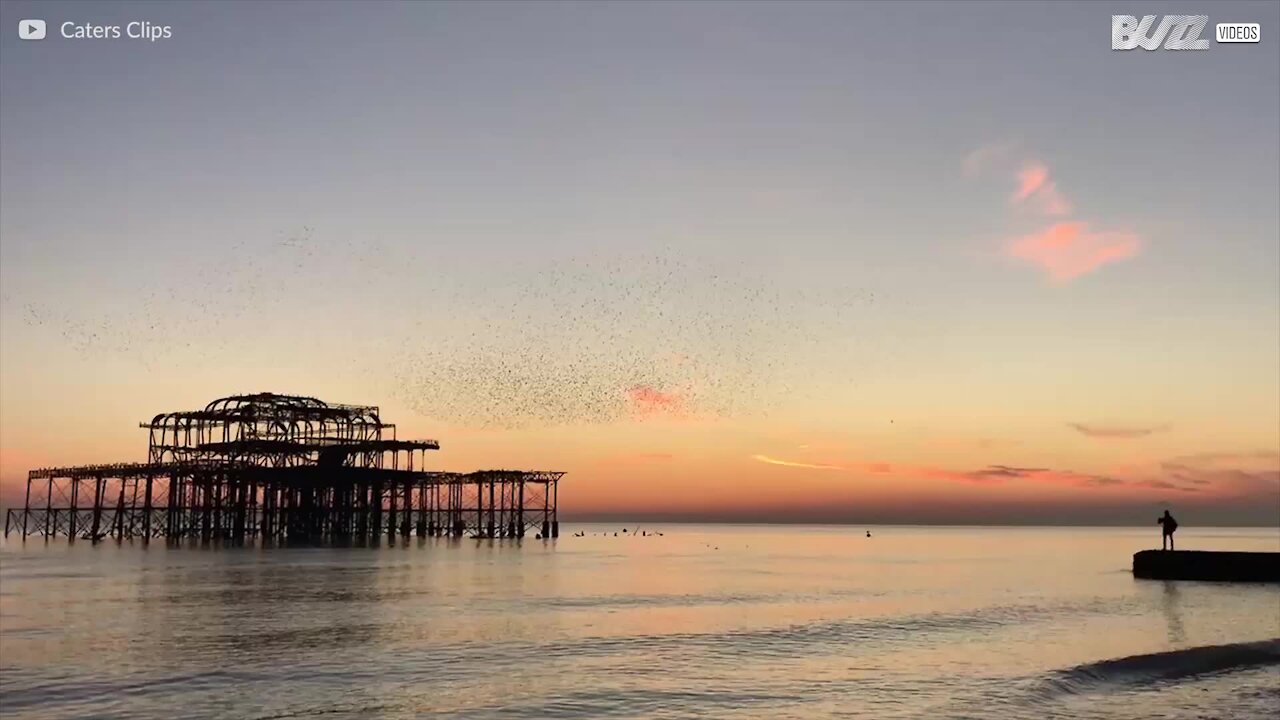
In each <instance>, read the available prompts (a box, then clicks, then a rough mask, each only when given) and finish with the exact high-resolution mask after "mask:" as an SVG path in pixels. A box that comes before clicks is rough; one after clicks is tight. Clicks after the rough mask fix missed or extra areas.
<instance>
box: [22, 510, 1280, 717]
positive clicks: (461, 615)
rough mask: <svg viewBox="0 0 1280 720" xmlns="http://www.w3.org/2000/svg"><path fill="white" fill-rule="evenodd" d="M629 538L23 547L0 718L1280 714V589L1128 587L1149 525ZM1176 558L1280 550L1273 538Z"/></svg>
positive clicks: (709, 532)
mask: <svg viewBox="0 0 1280 720" xmlns="http://www.w3.org/2000/svg"><path fill="white" fill-rule="evenodd" d="M623 527H626V529H627V530H628V532H627V533H623V532H622V529H623ZM639 529H640V530H641V531H642V532H643V533H648V534H647V535H641V536H635V535H634V533H633V532H631V531H633V530H635V528H634V527H631V526H625V525H622V524H619V525H610V526H603V525H565V526H563V527H562V529H561V531H562V537H561V538H560V539H559V540H558V541H554V542H547V543H544V542H542V541H537V540H525V541H523V543H516V542H511V541H477V540H463V541H453V540H444V539H426V540H419V539H417V538H413V539H410V540H409V541H407V542H403V543H398V544H393V545H390V546H387V545H384V546H382V547H376V548H318V549H281V548H273V549H262V548H200V547H184V548H167V547H165V546H164V545H163V544H154V545H152V546H151V547H146V548H144V547H140V546H136V545H124V546H120V545H116V544H114V543H103V544H99V545H97V546H94V545H91V544H89V543H87V542H79V543H77V544H75V545H74V546H70V547H69V546H68V545H67V544H66V543H65V542H57V543H53V544H50V545H45V544H44V543H43V542H42V541H30V540H29V541H28V542H27V543H26V544H25V545H23V544H21V543H19V542H15V541H14V540H13V539H12V538H10V539H9V540H8V541H7V543H5V544H4V545H3V546H2V547H0V715H3V717H4V718H5V719H6V720H18V719H19V718H90V717H93V718H114V717H121V718H126V717H129V718H132V717H137V718H166V719H167V718H214V717H219V718H307V717H319V716H323V717H327V718H348V717H350V718H364V717H369V718H421V717H450V718H454V717H458V718H566V717H579V718H598V717H634V718H690V717H736V718H826V717H867V718H915V717H929V718H949V717H957V718H1054V717H1059V718H1107V719H1119V718H1150V717H1161V718H1206V717H1212V718H1251V717H1256V718H1263V717H1267V718H1274V717H1277V716H1280V586H1275V585H1271V586H1264V585H1237V584H1208V583H1197V582H1157V581H1142V580H1134V579H1133V577H1132V576H1131V575H1130V573H1129V563H1130V557H1131V555H1132V553H1133V552H1134V551H1136V550H1139V549H1143V548H1148V547H1152V546H1153V545H1155V546H1158V543H1159V535H1158V529H1157V528H1155V526H1154V525H1153V526H1152V527H1150V528H1141V529H1123V528H1122V529H1116V528H1105V529H1104V528H1097V529H1063V528H1043V529H1010V528H915V527H871V528H862V527H856V528H854V527H847V528H836V527H763V526H697V525H665V526H657V525H641V526H640V528H639ZM868 529H870V531H871V533H872V537H870V538H868V537H866V531H867V530H868ZM579 531H585V532H586V533H587V536H586V537H573V534H574V533H575V532H579ZM614 532H617V533H618V535H617V536H616V537H615V536H614V534H613V533H614ZM656 532H661V533H662V535H660V536H659V535H656V534H654V533H656ZM1178 542H1179V547H1180V548H1183V547H1185V548H1187V549H1191V548H1199V549H1253V550H1273V551H1277V550H1280V530H1275V529H1271V530H1241V529H1209V528H1194V527H1183V528H1182V529H1180V530H1179V532H1178Z"/></svg>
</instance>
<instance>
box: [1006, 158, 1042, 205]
mask: <svg viewBox="0 0 1280 720" xmlns="http://www.w3.org/2000/svg"><path fill="white" fill-rule="evenodd" d="M1048 181H1049V168H1047V167H1045V166H1043V165H1040V164H1038V163H1036V164H1032V165H1028V166H1026V167H1024V168H1022V171H1021V172H1019V173H1018V191H1017V192H1016V193H1014V194H1013V201H1014V202H1022V201H1023V200H1026V199H1027V198H1029V197H1031V196H1032V195H1034V194H1035V193H1036V191H1037V190H1039V189H1040V188H1042V187H1044V184H1045V183H1046V182H1048Z"/></svg>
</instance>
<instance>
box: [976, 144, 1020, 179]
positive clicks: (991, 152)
mask: <svg viewBox="0 0 1280 720" xmlns="http://www.w3.org/2000/svg"><path fill="white" fill-rule="evenodd" d="M1015 150H1017V143H1014V142H1002V143H989V144H987V145H983V146H982V147H980V148H977V149H976V150H974V151H973V152H971V153H969V154H968V155H966V156H965V158H964V164H963V170H964V174H965V176H967V177H976V176H978V175H981V174H983V173H984V172H986V171H987V170H988V169H990V168H991V167H992V166H995V165H1004V164H1006V163H1007V162H1008V161H1009V158H1010V156H1011V155H1013V153H1014V151H1015Z"/></svg>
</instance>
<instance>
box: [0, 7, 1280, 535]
mask: <svg viewBox="0 0 1280 720" xmlns="http://www.w3.org/2000/svg"><path fill="white" fill-rule="evenodd" d="M1202 13H1207V14H1209V25H1208V28H1207V29H1206V31H1205V37H1211V36H1212V32H1213V26H1214V24H1215V23H1218V22H1256V23H1259V24H1260V26H1261V42H1259V43H1257V44H1218V43H1214V42H1211V43H1210V45H1211V46H1210V48H1209V50H1208V51H1203V52H1196V51H1180V52H1179V51H1168V50H1155V51H1150V52H1148V51H1144V50H1134V51H1113V50H1111V49H1110V45H1109V43H1108V38H1109V26H1110V17H1109V16H1110V15H1112V14H1132V15H1138V16H1141V15H1143V14H1156V15H1164V14H1202ZM28 18H40V19H45V20H47V24H48V25H47V26H48V32H49V37H48V38H46V39H45V40H43V41H24V40H20V39H19V38H18V36H17V33H16V32H15V31H14V27H15V26H16V25H17V24H18V21H19V20H20V19H28ZM67 21H71V22H73V23H75V24H80V25H83V24H86V23H94V24H99V25H121V26H124V25H125V24H126V23H128V22H130V21H147V22H150V23H152V24H153V25H155V26H161V27H163V26H169V28H170V31H171V37H168V38H165V39H160V40H157V41H155V42H148V41H147V40H145V39H139V40H130V39H127V38H122V39H99V40H92V39H79V40H72V39H65V38H63V37H60V28H61V24H62V23H63V22H67ZM1278 31H1280V5H1278V4H1276V3H1225V2H1213V3H1209V2H1201V3H1199V4H1197V3H1143V2H1129V3H1122V2H1096V3H1080V4H1067V3H1057V4H1039V3H1004V2H1000V3H990V4H980V3H927V2H911V3H895V4H876V3H853V2H850V3H814V4H806V3H786V4H774V3H766V2H752V3H730V2H710V3H680V2H660V3H623V2H617V3H535V2H523V3H499V2H487V3H470V4H451V3H425V2H424V3H296V2H288V3H270V2H264V3H253V4H249V3H200V2H188V3H173V4H163V5H162V4H158V3H154V4H153V3H144V4H121V3H113V2H97V3H91V4H73V3H26V2H5V3H3V4H0V296H2V297H0V504H3V505H6V506H12V505H14V504H19V505H20V504H21V497H22V492H23V488H24V486H25V478H26V472H27V471H28V470H30V469H32V468H36V467H43V466H51V465H72V464H81V463H95V462H114V461H141V460H143V459H145V452H146V447H145V445H146V435H145V431H143V430H141V429H139V428H138V422H139V421H142V420H144V419H146V418H149V417H151V416H153V415H155V414H157V413H159V412H166V411H175V410H187V409H195V408H199V407H203V406H204V405H205V404H206V403H207V402H208V401H210V400H212V399H214V398H217V397H222V396H226V395H233V394H242V393H251V392H260V391H274V392H280V393H292V394H300V395H308V396H314V397H318V398H321V399H325V400H329V401H334V402H347V403H359V404H374V405H379V406H381V407H382V409H383V417H384V418H385V419H388V420H390V421H392V422H396V423H397V425H398V428H397V432H398V434H399V436H400V437H402V438H410V437H427V438H435V439H438V440H439V441H440V443H441V450H440V451H439V453H438V454H437V455H435V456H434V458H433V459H434V462H435V463H436V466H437V467H439V468H441V469H447V470H471V469H479V468H494V467H506V468H510V467H519V468H531V469H532V468H536V469H554V470H563V471H567V472H568V473H569V474H568V475H567V476H566V478H565V480H564V481H563V483H562V485H561V493H560V501H561V513H562V515H563V516H564V517H565V518H566V519H575V518H576V519H588V518H597V519H598V518H629V519H646V518H649V519H665V520H673V519H686V520H723V521H752V522H757V521H779V522H856V523H876V522H879V523H957V524H958V523H1066V524H1073V523H1074V524H1137V525H1146V524H1152V525H1154V520H1155V517H1154V516H1155V515H1156V514H1157V513H1158V511H1161V510H1163V509H1165V508H1170V509H1172V510H1173V512H1174V514H1175V515H1177V516H1178V517H1179V519H1180V522H1182V523H1183V524H1184V525H1185V524H1192V525H1210V524H1261V525H1277V524H1280V200H1278V198H1280V45H1278V44H1277V39H1276V32H1278Z"/></svg>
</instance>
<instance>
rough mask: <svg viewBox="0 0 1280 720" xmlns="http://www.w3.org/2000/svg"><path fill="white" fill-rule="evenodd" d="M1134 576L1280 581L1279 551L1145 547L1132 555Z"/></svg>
mask: <svg viewBox="0 0 1280 720" xmlns="http://www.w3.org/2000/svg"><path fill="white" fill-rule="evenodd" d="M1133 576H1134V577H1136V578H1145V579H1150V580H1218V581H1227V582H1280V552H1211V551H1206V550H1143V551H1141V552H1138V553H1135V554H1134V556H1133Z"/></svg>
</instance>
